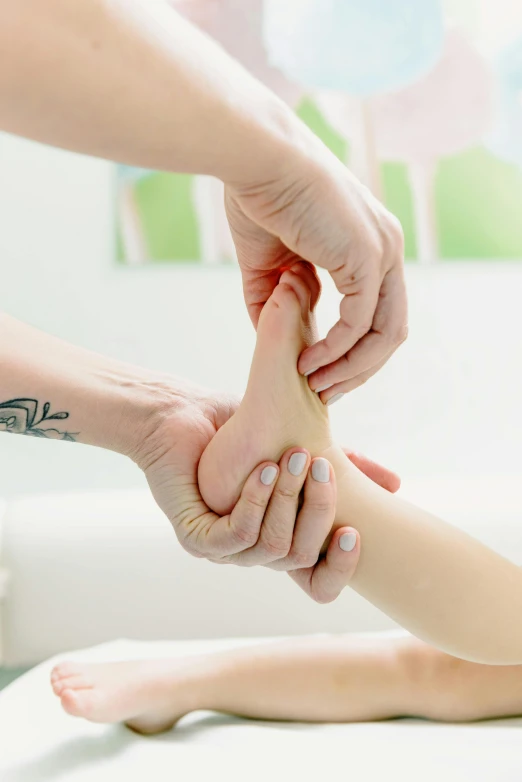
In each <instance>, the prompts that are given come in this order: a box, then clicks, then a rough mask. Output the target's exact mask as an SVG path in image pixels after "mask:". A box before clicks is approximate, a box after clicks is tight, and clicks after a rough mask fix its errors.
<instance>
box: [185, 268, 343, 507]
mask: <svg viewBox="0 0 522 782" xmlns="http://www.w3.org/2000/svg"><path fill="white" fill-rule="evenodd" d="M317 294H318V283H317V280H316V279H315V277H314V275H313V272H311V270H310V269H309V268H308V267H307V266H306V265H305V264H298V265H296V266H295V267H293V268H292V269H291V270H290V271H286V272H284V274H283V275H282V277H281V280H280V283H279V285H278V286H277V288H276V289H275V291H274V293H273V294H272V296H271V298H270V299H269V300H268V302H267V303H266V304H265V306H264V308H263V311H262V313H261V319H260V321H259V326H258V331H257V343H256V349H255V353H254V357H253V360H252V368H251V371H250V377H249V380H248V387H247V390H246V393H245V396H244V399H243V401H242V403H241V405H240V407H239V410H238V411H237V412H236V414H235V415H234V416H233V417H232V418H231V419H230V420H229V421H228V422H227V423H226V424H225V425H224V426H223V427H222V428H221V429H220V430H219V431H218V432H217V434H216V435H215V437H214V438H213V439H212V441H211V442H210V444H209V445H208V447H207V449H206V450H205V452H204V453H203V456H202V458H201V462H200V465H199V486H200V490H201V493H202V495H203V498H204V500H205V502H206V503H207V504H208V505H209V506H210V507H211V508H212V509H213V510H214V511H216V512H217V513H220V514H225V513H229V512H230V511H231V509H232V508H233V506H234V505H235V503H236V501H237V499H238V497H239V493H240V491H241V488H242V487H243V484H244V482H245V479H246V478H247V476H248V475H249V474H250V472H251V471H252V470H253V469H254V468H255V466H256V465H257V464H260V463H261V462H263V461H264V460H270V459H274V460H275V461H278V460H279V458H280V457H281V455H282V454H283V452H284V451H285V450H286V449H287V448H289V447H291V446H294V445H300V446H302V447H305V448H307V449H308V450H309V451H310V453H312V455H313V456H314V457H316V456H324V457H325V458H328V459H331V457H332V440H331V436H330V427H329V423H328V414H327V408H326V407H325V406H324V405H323V403H322V402H321V400H320V399H319V396H318V395H317V394H316V393H314V392H313V391H311V390H310V388H309V386H308V382H307V380H306V378H303V377H302V376H301V375H299V373H298V371H297V361H298V358H299V356H300V354H301V352H302V351H303V350H304V348H305V347H307V346H309V345H311V344H313V343H314V342H315V341H316V330H315V319H314V315H313V306H315V300H316V299H317ZM335 450H340V449H335ZM340 458H341V459H342V461H343V462H347V461H348V460H347V459H346V457H344V456H343V455H341V457H340ZM224 464H226V465H227V469H226V471H225V470H224V469H223V465H224Z"/></svg>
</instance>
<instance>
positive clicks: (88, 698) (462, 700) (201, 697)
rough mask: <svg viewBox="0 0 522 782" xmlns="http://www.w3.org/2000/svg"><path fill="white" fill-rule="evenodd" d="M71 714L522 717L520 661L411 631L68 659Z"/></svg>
mask: <svg viewBox="0 0 522 782" xmlns="http://www.w3.org/2000/svg"><path fill="white" fill-rule="evenodd" d="M52 686H53V689H54V691H55V693H56V694H57V695H58V696H59V697H60V698H61V701H62V705H63V707H64V708H65V710H66V711H67V712H69V713H70V714H73V715H75V716H79V717H85V718H86V719H89V720H92V721H94V722H127V724H128V725H129V726H130V727H131V728H133V729H134V730H137V731H139V732H142V733H157V732H160V731H164V730H168V729H170V728H171V727H173V726H174V725H175V724H176V722H177V721H178V720H179V719H180V718H181V717H182V716H184V715H185V714H187V713H188V712H190V711H194V710H199V709H209V710H214V711H221V712H226V713H230V714H237V715H240V716H245V717H251V718H257V719H271V720H298V721H308V722H360V721H368V720H379V719H387V718H392V717H399V716H412V717H424V718H427V719H434V720H441V721H464V720H466V721H468V720H478V719H487V718H490V717H500V716H513V715H519V714H522V667H514V666H511V667H494V666H481V665H477V664H475V663H468V662H464V661H462V660H457V659H455V658H453V657H450V656H449V655H446V654H444V653H443V652H439V651H438V650H436V649H433V648H431V647H429V646H427V645H426V644H424V643H423V642H422V641H419V640H417V639H415V638H413V637H410V636H405V637H398V638H390V637H387V636H378V635H375V636H360V637H358V636H327V637H318V638H303V639H295V640H290V641H285V642H274V643H268V644H266V645H261V646H253V647H246V648H242V649H236V650H230V651H227V652H222V653H219V654H212V655H206V656H199V657H194V658H182V659H172V660H150V661H144V662H123V663H110V664H103V665H82V664H80V663H63V664H61V665H59V666H57V667H56V668H55V669H54V671H53V673H52Z"/></svg>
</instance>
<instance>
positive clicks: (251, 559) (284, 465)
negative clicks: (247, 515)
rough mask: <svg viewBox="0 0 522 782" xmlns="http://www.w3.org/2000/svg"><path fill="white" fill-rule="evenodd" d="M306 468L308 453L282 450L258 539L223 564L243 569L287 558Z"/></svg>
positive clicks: (308, 459)
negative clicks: (282, 453)
mask: <svg viewBox="0 0 522 782" xmlns="http://www.w3.org/2000/svg"><path fill="white" fill-rule="evenodd" d="M309 465H310V454H309V453H308V451H305V450H304V449H302V448H290V449H289V450H288V451H286V453H285V454H284V455H283V457H282V459H281V461H280V462H279V473H278V475H276V476H275V478H274V486H273V491H272V494H271V497H270V500H269V502H268V506H267V508H266V511H265V515H264V519H263V523H262V524H261V528H260V531H259V537H258V538H257V540H256V541H255V542H254V545H252V546H251V547H250V548H249V549H247V550H246V551H242V552H240V553H238V554H236V555H233V556H230V557H226V558H225V561H226V562H227V563H230V564H235V565H242V566H244V567H251V566H254V565H268V564H269V563H271V562H274V561H278V560H283V559H284V558H286V557H287V556H288V555H289V552H290V549H291V547H292V540H293V536H294V529H295V526H296V517H297V512H298V507H299V498H300V495H301V491H302V489H303V486H304V483H305V481H306V476H307V473H308V468H309ZM276 479H277V480H276ZM240 502H241V501H240ZM236 507H237V506H236ZM317 553H318V552H317Z"/></svg>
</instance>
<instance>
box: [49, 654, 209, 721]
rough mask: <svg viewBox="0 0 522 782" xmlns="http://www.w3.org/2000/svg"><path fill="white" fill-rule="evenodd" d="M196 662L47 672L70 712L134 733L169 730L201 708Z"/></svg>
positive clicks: (79, 666)
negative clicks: (118, 724) (121, 725)
mask: <svg viewBox="0 0 522 782" xmlns="http://www.w3.org/2000/svg"><path fill="white" fill-rule="evenodd" d="M203 680H204V675H203V674H202V673H201V672H200V671H199V667H198V658H193V659H183V658H182V659H173V660H148V661H136V662H134V661H133V662H117V663H104V664H83V663H74V662H64V663H60V664H59V665H57V666H56V667H55V668H54V669H53V671H52V673H51V685H52V688H53V690H54V693H55V695H57V696H58V697H59V698H60V700H61V703H62V706H63V708H64V709H65V711H66V712H67V713H68V714H71V715H72V716H74V717H83V718H84V719H87V720H90V721H91V722H125V723H126V724H127V725H128V726H129V727H130V728H132V729H133V730H135V731H137V732H138V733H146V734H151V733H161V732H163V731H165V730H170V728H172V727H173V726H174V725H175V724H176V722H178V720H180V719H181V717H183V716H184V715H185V714H188V713H189V712H191V711H194V710H196V709H198V708H201V707H200V705H199V703H198V696H199V691H198V686H199V685H200V683H201V681H203Z"/></svg>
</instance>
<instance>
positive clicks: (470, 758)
mask: <svg viewBox="0 0 522 782" xmlns="http://www.w3.org/2000/svg"><path fill="white" fill-rule="evenodd" d="M234 643H252V641H248V642H234ZM230 644H231V642H210V643H209V642H196V643H186V642H175V643H172V642H168V643H162V644H148V643H137V642H130V641H119V642H116V643H114V644H106V645H103V646H99V647H96V648H94V649H90V650H86V651H80V652H76V653H74V654H71V655H67V657H69V658H77V659H82V660H87V659H88V660H96V659H98V660H107V659H132V658H143V657H150V656H156V657H162V656H165V655H175V654H186V653H191V652H198V651H202V650H203V649H215V648H222V647H223V646H227V645H230ZM57 659H59V658H54V659H52V660H49V661H48V662H46V663H44V664H42V665H40V666H38V667H37V668H35V669H33V670H32V671H30V672H29V673H27V674H26V675H25V676H23V677H21V678H20V679H18V680H17V681H16V682H14V683H13V684H12V685H10V686H9V687H8V688H7V689H6V690H5V691H4V692H3V693H1V694H0V780H1V782H55V780H56V781H57V782H58V781H62V780H63V782H138V780H139V781H140V782H164V781H165V782H166V781H167V780H169V782H170V780H190V782H192V780H196V781H197V782H199V780H211V781H213V780H227V782H239V780H241V781H242V782H244V781H246V780H248V782H250V781H251V780H266V779H267V778H268V779H269V780H270V782H272V781H275V782H278V781H279V780H289V781H290V782H294V780H299V782H309V781H310V782H311V780H314V782H323V781H324V782H326V780H328V777H329V776H330V775H331V778H332V780H335V782H339V781H340V780H350V782H378V781H379V780H383V781H384V780H385V782H390V780H391V782H393V781H394V780H400V782H441V780H442V781H443V782H467V780H473V782H520V780H521V779H522V720H505V721H496V722H489V723H483V724H479V725H473V726H460V725H457V726H446V725H434V724H428V723H423V722H420V721H414V720H400V721H396V722H387V723H377V724H362V725H324V726H313V725H293V724H277V723H262V722H254V721H244V720H239V719H232V718H227V717H222V716H218V715H213V714H208V713H198V714H195V715H192V716H191V717H189V718H186V719H185V720H184V721H183V722H182V723H180V725H179V726H178V728H177V729H176V730H174V731H172V732H171V733H169V734H166V735H163V736H159V737H153V738H143V737H140V736H136V735H134V734H132V733H131V732H130V731H127V730H126V729H125V728H123V727H122V726H104V725H92V724H90V723H88V722H85V721H83V720H79V719H74V718H72V717H68V716H67V715H66V714H64V713H63V712H62V710H61V709H60V706H59V703H58V701H57V699H56V698H55V697H54V696H53V694H52V692H51V689H50V686H49V672H50V670H51V668H52V666H53V665H54V664H55V663H56V661H57Z"/></svg>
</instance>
